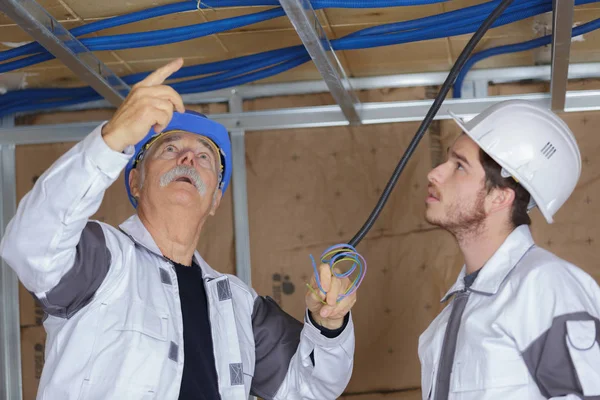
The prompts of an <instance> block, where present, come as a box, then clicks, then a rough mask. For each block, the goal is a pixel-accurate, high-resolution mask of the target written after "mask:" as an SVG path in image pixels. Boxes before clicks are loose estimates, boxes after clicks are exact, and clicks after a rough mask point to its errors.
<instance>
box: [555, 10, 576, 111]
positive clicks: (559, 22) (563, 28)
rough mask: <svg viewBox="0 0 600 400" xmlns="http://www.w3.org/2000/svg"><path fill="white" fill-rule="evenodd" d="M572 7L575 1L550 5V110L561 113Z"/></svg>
mask: <svg viewBox="0 0 600 400" xmlns="http://www.w3.org/2000/svg"><path fill="white" fill-rule="evenodd" d="M574 6H575V0H553V4H552V63H551V69H552V72H551V74H552V77H551V80H550V93H551V96H552V102H551V108H552V110H554V111H562V110H563V108H564V107H565V94H566V92H567V80H568V74H569V54H570V51H571V34H572V32H573V8H574Z"/></svg>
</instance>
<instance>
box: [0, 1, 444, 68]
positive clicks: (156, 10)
mask: <svg viewBox="0 0 600 400" xmlns="http://www.w3.org/2000/svg"><path fill="white" fill-rule="evenodd" d="M445 1H447V0H396V1H393V0H372V1H360V2H357V1H347V0H321V1H313V7H314V8H315V9H321V8H335V7H340V8H342V7H343V8H367V7H396V6H411V5H423V4H433V3H442V2H445ZM345 3H348V5H347V6H345ZM197 5H198V3H197V2H196V1H184V2H181V3H175V4H167V5H163V6H158V7H153V8H150V9H147V10H142V11H136V12H132V13H129V14H126V15H121V16H116V17H111V18H107V19H104V20H101V21H95V22H91V23H89V24H86V25H83V26H80V27H77V28H74V29H72V30H71V31H70V32H71V33H72V34H73V36H76V37H78V36H82V35H87V34H90V33H95V32H98V31H101V30H104V29H109V28H114V27H117V26H122V25H126V24H131V23H134V22H139V21H144V20H147V19H150V18H156V17H160V16H164V15H169V14H174V13H179V12H184V11H191V10H195V9H196V8H197ZM269 5H272V6H279V5H280V4H279V1H278V0H272V1H268V0H264V1H260V0H259V1H256V0H254V1H250V0H216V1H214V3H213V1H208V2H207V1H202V2H201V4H200V6H201V8H208V7H211V8H217V7H239V6H269ZM216 22H220V21H216ZM148 33H151V32H148ZM115 36H116V37H119V36H121V35H115ZM117 41H118V40H117ZM39 52H43V53H46V52H47V51H46V49H45V48H44V47H43V46H41V45H40V44H39V43H37V42H34V43H28V44H26V45H23V46H20V47H17V48H15V49H10V50H6V51H2V52H0V61H6V60H10V59H12V58H16V57H21V56H24V55H28V54H35V53H39ZM52 58H53V57H52ZM50 59H51V58H50ZM44 61H46V59H44Z"/></svg>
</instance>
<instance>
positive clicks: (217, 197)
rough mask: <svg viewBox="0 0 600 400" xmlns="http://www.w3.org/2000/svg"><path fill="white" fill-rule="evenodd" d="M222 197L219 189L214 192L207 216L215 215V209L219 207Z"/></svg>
mask: <svg viewBox="0 0 600 400" xmlns="http://www.w3.org/2000/svg"><path fill="white" fill-rule="evenodd" d="M222 197H223V191H222V190H221V189H218V190H216V191H215V194H214V195H213V202H212V204H211V206H210V212H209V215H211V216H213V215H215V213H216V212H217V208H219V205H220V204H221V198H222Z"/></svg>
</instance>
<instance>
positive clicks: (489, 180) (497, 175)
mask: <svg viewBox="0 0 600 400" xmlns="http://www.w3.org/2000/svg"><path fill="white" fill-rule="evenodd" d="M479 161H480V162H481V165H482V166H483V170H484V171H485V188H486V189H487V191H488V192H489V191H490V190H492V189H494V188H500V189H504V188H510V189H512V190H513V191H514V192H515V201H514V202H513V205H512V210H511V218H510V219H511V223H512V224H513V227H514V228H516V227H517V226H519V225H531V218H529V214H528V213H527V205H528V204H529V199H530V198H531V196H530V195H529V192H528V191H527V190H525V188H524V187H523V186H521V185H520V184H518V183H517V181H515V180H514V179H513V178H511V177H509V178H504V177H503V176H502V167H501V166H500V165H498V163H497V162H496V161H494V159H493V158H492V157H490V156H489V155H488V154H487V153H486V152H484V151H483V150H481V149H479Z"/></svg>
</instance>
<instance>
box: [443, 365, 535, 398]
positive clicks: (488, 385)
mask: <svg viewBox="0 0 600 400" xmlns="http://www.w3.org/2000/svg"><path fill="white" fill-rule="evenodd" d="M529 382H530V377H529V370H528V369H527V365H526V364H525V362H524V361H523V359H522V358H518V359H513V360H493V361H486V360H481V359H472V360H469V361H463V362H456V363H455V364H454V367H453V369H452V378H451V382H450V391H451V392H453V393H459V392H466V391H472V390H488V389H499V388H507V387H511V386H513V387H514V386H523V385H527V384H529Z"/></svg>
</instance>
